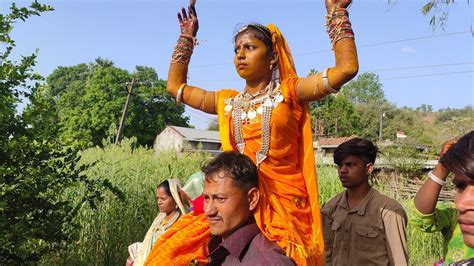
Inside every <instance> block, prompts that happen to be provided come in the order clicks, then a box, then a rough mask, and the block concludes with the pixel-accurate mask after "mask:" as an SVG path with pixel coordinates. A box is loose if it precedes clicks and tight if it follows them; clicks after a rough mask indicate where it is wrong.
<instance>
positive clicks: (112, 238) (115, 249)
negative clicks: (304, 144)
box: [41, 140, 441, 265]
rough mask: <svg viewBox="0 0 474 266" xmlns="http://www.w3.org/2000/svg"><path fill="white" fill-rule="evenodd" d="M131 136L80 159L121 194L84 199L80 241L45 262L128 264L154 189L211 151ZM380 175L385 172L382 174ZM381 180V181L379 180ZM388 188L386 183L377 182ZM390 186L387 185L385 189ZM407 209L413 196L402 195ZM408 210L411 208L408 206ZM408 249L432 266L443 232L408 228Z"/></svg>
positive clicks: (73, 193)
mask: <svg viewBox="0 0 474 266" xmlns="http://www.w3.org/2000/svg"><path fill="white" fill-rule="evenodd" d="M132 146H133V142H131V141H130V140H126V141H124V142H122V144H121V145H120V146H113V145H109V146H107V147H105V148H104V149H101V148H92V149H88V150H86V151H84V152H83V154H82V160H81V163H86V164H87V163H92V162H95V164H94V165H93V166H92V167H91V168H90V169H89V170H87V175H88V176H89V178H91V179H93V180H97V181H98V182H99V181H100V180H103V179H108V180H109V181H110V183H111V184H113V185H114V186H116V187H117V188H118V189H119V190H120V193H118V194H119V195H122V196H121V197H119V196H117V195H116V194H114V193H112V192H106V193H105V195H104V196H103V197H102V201H101V202H100V203H98V204H96V206H95V208H91V207H90V205H89V204H85V203H84V204H83V206H82V208H81V209H80V211H79V215H78V216H77V219H76V222H77V223H78V224H79V225H80V227H79V228H80V229H79V231H78V232H77V236H78V240H77V241H76V242H73V243H64V247H63V249H62V250H61V251H60V252H59V253H55V254H51V255H49V256H46V257H45V258H43V260H42V262H41V264H43V265H46V264H48V265H123V264H124V263H125V260H126V258H127V256H128V252H127V246H128V245H129V244H131V243H133V242H137V241H141V240H142V238H143V236H144V234H145V233H146V230H147V229H148V226H149V225H150V224H151V222H152V221H153V219H154V217H155V215H156V214H157V212H158V210H157V206H156V201H155V198H154V188H155V187H156V185H157V184H159V183H160V182H161V181H162V180H164V179H167V178H169V177H177V178H179V179H181V180H185V179H186V177H188V176H190V175H191V174H192V173H194V172H196V171H197V170H199V168H200V166H201V165H202V164H203V163H204V162H206V161H207V159H208V156H207V155H202V154H185V155H177V154H175V153H165V154H160V155H159V156H156V155H154V151H153V150H151V149H146V148H142V147H140V148H133V149H132V148H131V147H132ZM317 172H318V182H319V190H320V200H321V203H323V202H325V201H326V200H327V199H329V198H330V197H332V196H334V195H335V194H336V193H338V192H340V191H342V187H341V186H340V183H339V180H338V178H337V173H336V169H335V168H334V167H332V166H321V167H318V168H317ZM379 178H380V177H379ZM378 181H379V182H377V184H382V183H384V182H381V181H380V179H379V180H378ZM375 186H376V187H377V188H379V189H380V191H382V192H383V193H386V194H390V195H391V196H394V197H395V196H396V195H392V194H393V193H388V192H386V191H384V189H385V188H383V187H381V186H380V185H375ZM385 190H388V189H385ZM85 191H86V189H85V188H84V187H70V188H67V189H65V191H64V197H68V198H71V199H80V198H83V196H84V193H85ZM397 199H399V200H400V202H402V204H403V205H404V207H406V208H408V205H409V204H408V200H407V199H400V198H397ZM407 212H408V210H407ZM408 242H409V252H410V259H411V264H412V265H432V263H433V262H434V261H436V260H437V258H438V257H439V253H440V252H441V238H440V236H439V235H430V234H424V233H420V232H418V231H416V230H414V229H413V228H409V229H408Z"/></svg>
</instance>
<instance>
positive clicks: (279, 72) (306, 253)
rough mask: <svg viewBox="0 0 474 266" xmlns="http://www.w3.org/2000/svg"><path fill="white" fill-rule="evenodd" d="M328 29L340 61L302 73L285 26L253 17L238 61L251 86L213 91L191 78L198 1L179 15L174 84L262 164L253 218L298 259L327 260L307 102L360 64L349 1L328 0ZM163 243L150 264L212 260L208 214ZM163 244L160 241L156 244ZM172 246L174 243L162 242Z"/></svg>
mask: <svg viewBox="0 0 474 266" xmlns="http://www.w3.org/2000/svg"><path fill="white" fill-rule="evenodd" d="M325 2H326V9H327V11H328V14H327V16H326V18H327V25H326V26H327V30H328V33H329V37H330V39H331V42H332V44H333V49H334V53H335V59H336V65H335V66H334V67H331V68H327V69H326V70H324V71H323V73H318V74H316V75H313V76H310V77H307V78H299V77H298V76H297V74H296V70H295V67H294V64H293V59H292V56H291V53H290V50H289V48H288V45H287V43H286V41H285V39H284V38H283V35H282V34H281V32H280V31H279V30H278V28H277V27H276V26H274V25H272V24H270V25H268V26H267V27H265V26H263V25H260V24H250V25H247V26H244V27H243V28H241V29H240V30H239V31H238V32H237V34H236V35H235V39H234V42H235V55H234V64H235V68H236V70H237V73H238V74H239V76H240V77H242V78H243V79H245V81H246V86H245V88H244V89H243V90H242V91H241V92H239V91H236V90H219V91H216V92H214V91H206V90H203V89H201V88H197V87H194V86H190V85H188V84H186V77H187V72H188V64H189V61H190V58H191V54H192V50H193V47H194V44H195V36H196V34H197V30H198V20H197V15H196V10H195V8H194V6H190V7H189V8H188V12H186V11H185V10H184V8H183V10H182V14H178V19H179V23H180V27H181V35H180V37H179V39H178V43H177V46H176V48H175V51H174V53H173V56H172V59H171V65H170V69H169V74H168V83H167V91H168V92H169V93H171V94H172V95H173V96H175V97H176V101H177V102H178V103H185V104H187V105H189V106H191V107H193V108H196V109H199V110H201V111H203V112H206V113H210V114H217V115H218V121H219V131H220V136H221V141H222V148H223V150H238V151H240V152H241V153H244V154H246V155H248V156H249V157H250V158H252V160H253V161H254V162H255V164H256V165H257V166H258V170H259V189H260V191H262V201H260V202H259V207H258V208H257V210H256V211H255V212H254V217H255V220H256V222H257V225H258V227H259V228H260V230H261V231H262V233H263V234H264V235H265V236H266V237H267V238H268V239H269V240H271V241H274V242H276V243H277V244H278V245H279V246H280V247H281V248H282V249H283V250H285V252H286V254H287V255H288V256H289V257H291V258H292V259H293V260H294V261H295V263H296V264H298V265H308V264H309V265H313V264H314V265H322V264H323V258H324V255H323V253H324V243H323V238H322V230H321V221H320V209H319V203H318V187H317V182H316V173H315V160H314V154H313V146H312V136H311V134H312V133H311V123H310V116H309V111H308V102H310V101H315V100H319V99H321V98H323V97H324V96H326V95H328V94H330V93H336V92H337V91H338V90H339V88H341V86H342V85H343V84H344V83H346V82H347V81H349V80H350V79H352V78H353V77H354V76H355V75H356V74H357V71H358V60H357V51H356V46H355V43H354V34H353V32H352V29H351V24H350V22H349V18H348V12H347V9H346V8H347V7H348V6H349V4H350V2H351V1H350V0H326V1H325ZM172 229H173V230H169V232H168V233H167V234H165V235H163V236H162V237H161V238H160V239H159V240H158V241H157V242H160V243H166V245H160V248H159V249H158V248H156V249H155V248H154V249H153V250H152V252H151V253H150V255H149V257H148V260H147V263H148V264H162V263H166V260H168V261H170V262H173V263H175V264H185V263H186V264H187V263H189V262H190V261H191V260H195V261H198V262H200V261H205V260H206V255H207V254H206V253H207V249H206V244H207V243H206V242H207V241H204V240H207V239H208V238H209V234H210V232H209V229H208V227H207V225H206V220H205V215H201V216H197V217H193V216H190V215H188V216H185V217H183V218H182V219H181V221H179V222H178V223H176V226H173V228H172ZM157 245H158V244H155V247H157ZM163 246H169V247H170V249H169V250H165V249H163V248H162V247H163Z"/></svg>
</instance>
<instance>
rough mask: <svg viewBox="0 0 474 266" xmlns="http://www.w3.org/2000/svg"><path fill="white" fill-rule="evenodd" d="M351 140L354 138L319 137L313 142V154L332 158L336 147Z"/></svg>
mask: <svg viewBox="0 0 474 266" xmlns="http://www.w3.org/2000/svg"><path fill="white" fill-rule="evenodd" d="M353 138H355V136H350V137H340V138H326V137H319V139H318V140H317V141H315V142H313V148H314V152H315V153H317V154H321V155H322V156H325V157H331V158H332V156H333V155H334V151H335V150H336V148H337V146H339V145H340V144H342V143H344V142H346V141H348V140H351V139H353Z"/></svg>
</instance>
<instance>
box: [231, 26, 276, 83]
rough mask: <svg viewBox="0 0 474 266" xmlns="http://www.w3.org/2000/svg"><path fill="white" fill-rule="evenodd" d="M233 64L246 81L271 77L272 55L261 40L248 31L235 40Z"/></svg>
mask: <svg viewBox="0 0 474 266" xmlns="http://www.w3.org/2000/svg"><path fill="white" fill-rule="evenodd" d="M234 52H235V55H234V65H235V69H236V70H237V73H238V74H239V76H240V77H242V78H243V79H245V80H247V81H260V80H263V79H268V78H269V77H271V73H272V72H271V70H270V65H271V62H272V55H271V54H270V53H269V52H268V49H267V46H266V45H265V43H264V42H263V41H261V40H260V39H258V38H255V37H253V36H252V34H250V33H248V32H244V33H241V34H240V35H239V36H238V37H237V39H236V40H235V46H234Z"/></svg>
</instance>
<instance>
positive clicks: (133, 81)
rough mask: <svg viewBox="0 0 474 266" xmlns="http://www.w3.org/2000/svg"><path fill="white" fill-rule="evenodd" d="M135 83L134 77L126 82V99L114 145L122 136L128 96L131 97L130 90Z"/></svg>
mask: <svg viewBox="0 0 474 266" xmlns="http://www.w3.org/2000/svg"><path fill="white" fill-rule="evenodd" d="M136 83H137V80H136V79H135V78H133V79H132V81H131V82H127V84H128V87H127V100H126V101H125V106H124V107H123V113H122V118H121V119H120V125H119V128H118V130H117V137H116V138H115V145H117V144H119V142H120V137H121V136H122V132H123V128H124V126H125V119H126V118H127V110H128V103H129V102H130V98H131V97H132V90H133V86H135V84H136Z"/></svg>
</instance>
